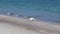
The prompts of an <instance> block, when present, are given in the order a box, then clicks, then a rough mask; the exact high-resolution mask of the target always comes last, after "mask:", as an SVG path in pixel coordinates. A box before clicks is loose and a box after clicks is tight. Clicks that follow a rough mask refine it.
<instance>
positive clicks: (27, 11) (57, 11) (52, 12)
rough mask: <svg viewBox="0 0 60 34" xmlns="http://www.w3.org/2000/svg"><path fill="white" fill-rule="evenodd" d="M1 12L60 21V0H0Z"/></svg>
mask: <svg viewBox="0 0 60 34" xmlns="http://www.w3.org/2000/svg"><path fill="white" fill-rule="evenodd" d="M0 13H1V14H6V13H14V14H17V15H23V16H33V17H35V18H36V19H38V20H42V21H46V22H54V23H60V0H0Z"/></svg>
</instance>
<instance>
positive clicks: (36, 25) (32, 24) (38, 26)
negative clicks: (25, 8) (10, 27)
mask: <svg viewBox="0 0 60 34" xmlns="http://www.w3.org/2000/svg"><path fill="white" fill-rule="evenodd" d="M0 21H4V22H7V23H10V24H17V25H19V26H24V27H26V28H27V29H30V30H33V31H37V32H42V33H57V34H59V33H60V25H55V24H49V23H46V22H42V21H38V20H35V21H29V19H25V18H19V17H13V16H7V15H0Z"/></svg>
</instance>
